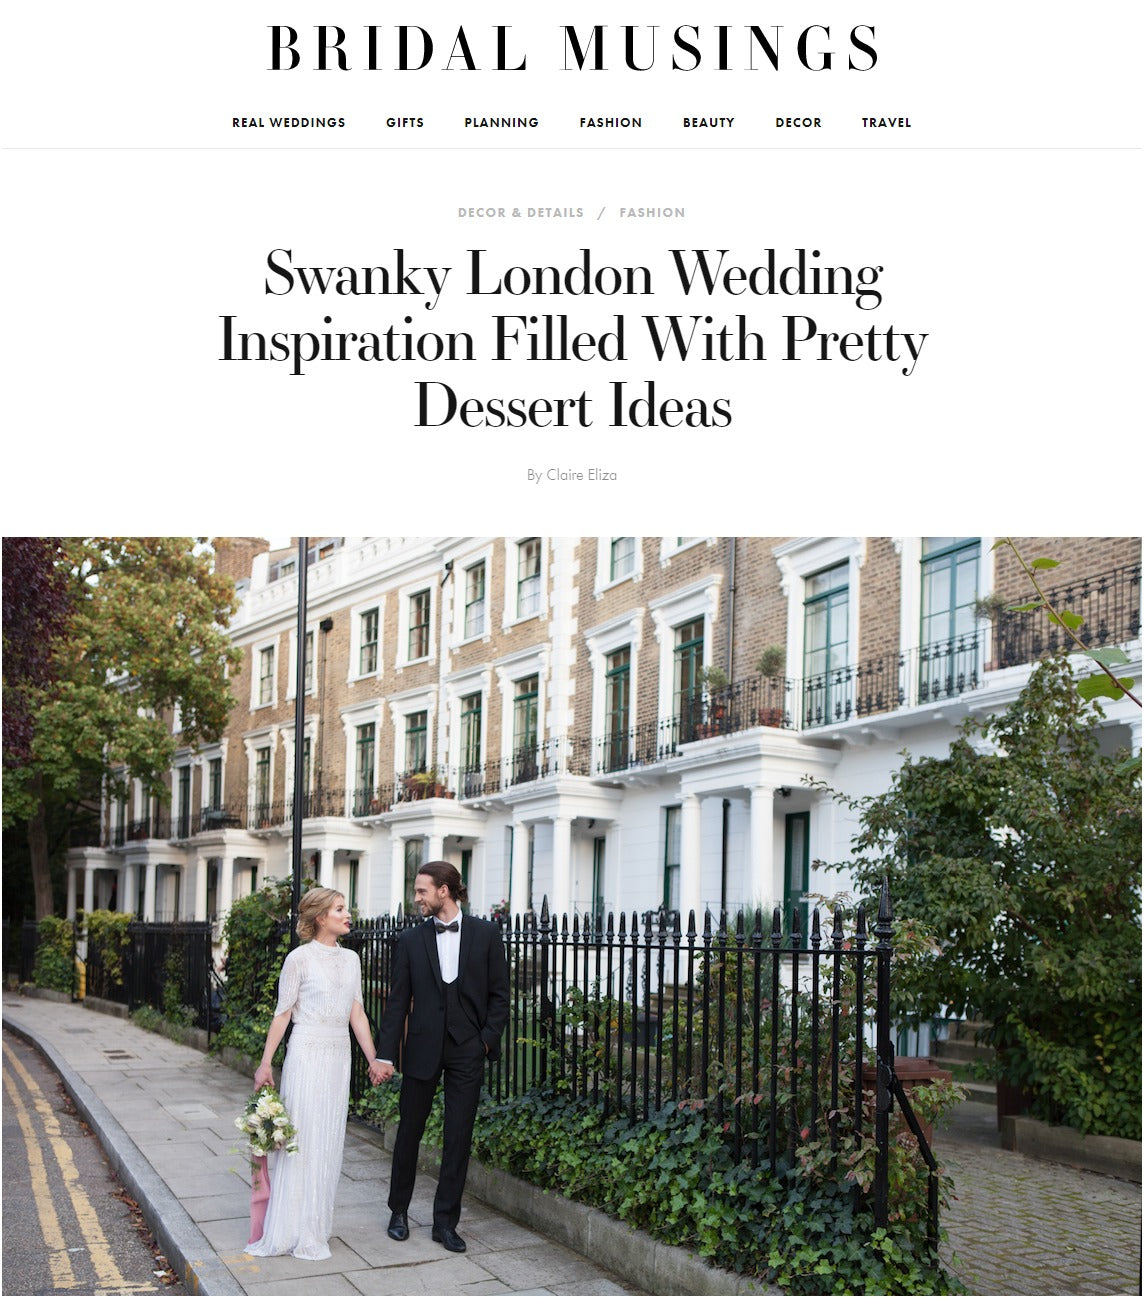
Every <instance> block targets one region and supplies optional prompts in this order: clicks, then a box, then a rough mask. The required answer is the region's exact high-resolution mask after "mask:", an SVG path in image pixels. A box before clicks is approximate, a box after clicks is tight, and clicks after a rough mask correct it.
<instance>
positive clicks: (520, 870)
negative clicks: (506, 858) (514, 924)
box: [508, 820, 528, 920]
mask: <svg viewBox="0 0 1144 1298" xmlns="http://www.w3.org/2000/svg"><path fill="white" fill-rule="evenodd" d="M527 909H528V826H527V825H524V824H521V823H520V821H517V820H514V821H513V822H512V894H511V896H510V897H509V899H508V910H509V914H510V915H511V916H512V917H513V919H514V920H515V919H516V917H517V916H518V915H523V914H524V912H525V911H526V910H527Z"/></svg>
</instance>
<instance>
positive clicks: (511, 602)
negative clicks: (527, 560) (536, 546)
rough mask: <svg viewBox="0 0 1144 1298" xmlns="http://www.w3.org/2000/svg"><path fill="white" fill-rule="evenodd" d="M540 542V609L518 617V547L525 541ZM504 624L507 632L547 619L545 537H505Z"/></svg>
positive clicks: (546, 555)
mask: <svg viewBox="0 0 1144 1298" xmlns="http://www.w3.org/2000/svg"><path fill="white" fill-rule="evenodd" d="M532 540H538V541H539V542H540V578H539V580H540V608H539V609H538V610H537V611H536V612H535V613H525V614H524V615H523V616H521V615H518V613H517V611H516V597H517V588H518V586H519V583H520V547H521V546H522V545H523V544H524V543H525V542H526V541H532ZM504 547H505V551H504V571H505V582H504V587H505V589H504V622H503V624H502V627H503V629H504V630H508V628H509V627H510V626H517V625H519V624H520V623H521V622H531V621H532V619H533V618H539V619H540V620H541V621H542V622H543V621H546V620H547V618H548V598H547V596H548V538H547V537H545V536H539V537H538V536H535V534H533V535H529V536H515V537H506V538H505V543H504Z"/></svg>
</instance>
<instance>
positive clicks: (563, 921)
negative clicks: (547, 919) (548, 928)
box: [560, 911, 568, 937]
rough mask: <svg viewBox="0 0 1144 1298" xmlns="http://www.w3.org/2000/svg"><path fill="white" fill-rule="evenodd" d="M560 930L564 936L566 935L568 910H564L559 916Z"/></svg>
mask: <svg viewBox="0 0 1144 1298" xmlns="http://www.w3.org/2000/svg"><path fill="white" fill-rule="evenodd" d="M560 932H561V933H562V934H563V935H564V936H565V937H567V936H568V912H567V911H565V912H564V914H563V915H562V916H561V917H560Z"/></svg>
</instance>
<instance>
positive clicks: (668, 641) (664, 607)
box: [648, 573, 723, 721]
mask: <svg viewBox="0 0 1144 1298" xmlns="http://www.w3.org/2000/svg"><path fill="white" fill-rule="evenodd" d="M722 584H723V575H722V573H712V575H711V576H710V577H705V578H704V579H703V580H702V581H697V582H692V583H691V585H689V586H685V587H683V589H682V590H677V591H672V592H671V593H670V594H668V595H661V596H660V597H659V598H658V599H655V600H652V601H651V603H650V604H649V605H648V610H649V612H650V613H651V619H652V626H653V627H654V628H655V638H656V640H657V641H658V642H659V699H658V701H657V704H656V707H657V709H658V712H657V715H658V718H659V720H660V721H667V720H670V718H671V715H672V712H673V711H674V708H675V694H674V690H675V672H674V670H673V668H674V656H675V628H676V627H677V626H682V625H683V624H684V623H685V622H692V621H694V620H695V619H696V618H699V617H701V618H703V665H704V667H707V666H709V665H710V663H711V648H712V645H711V639H712V637H711V628H712V627H713V626H714V624H715V619H716V617H717V615H718V612H719V595H720V591H721V588H722Z"/></svg>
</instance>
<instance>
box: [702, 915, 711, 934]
mask: <svg viewBox="0 0 1144 1298" xmlns="http://www.w3.org/2000/svg"><path fill="white" fill-rule="evenodd" d="M703 936H704V937H710V936H711V912H710V911H709V910H705V911H704V912H703Z"/></svg>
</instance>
